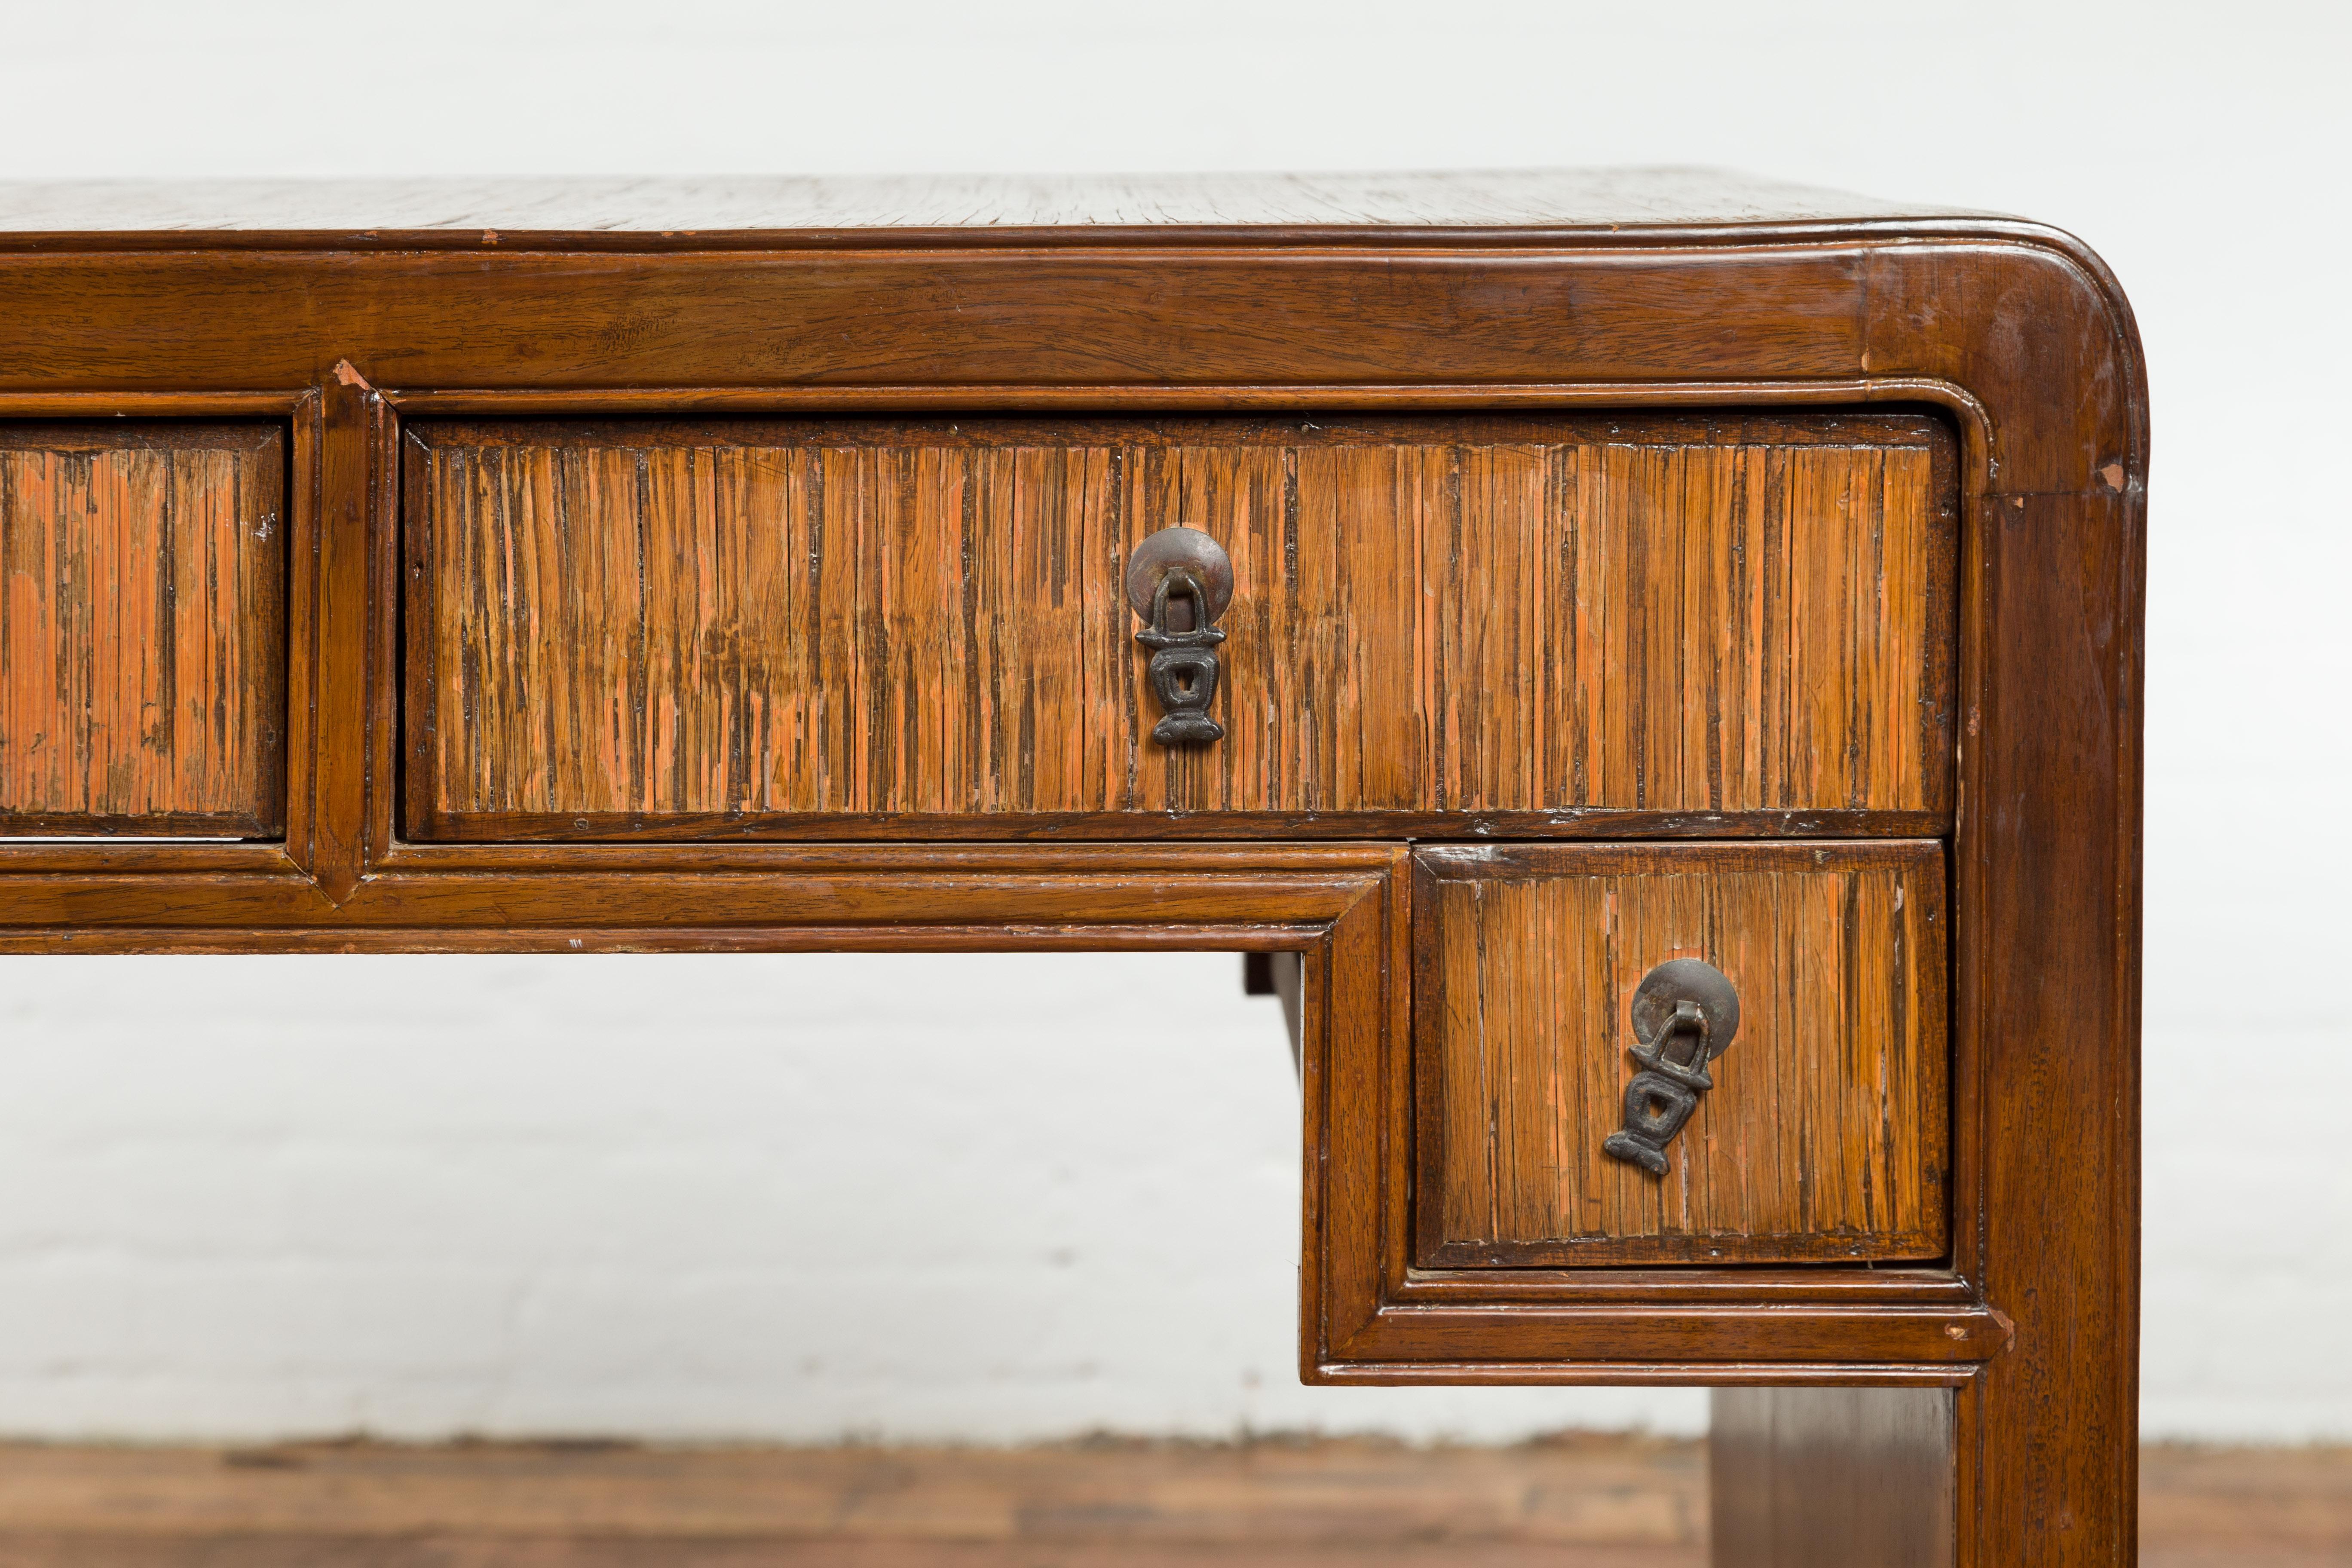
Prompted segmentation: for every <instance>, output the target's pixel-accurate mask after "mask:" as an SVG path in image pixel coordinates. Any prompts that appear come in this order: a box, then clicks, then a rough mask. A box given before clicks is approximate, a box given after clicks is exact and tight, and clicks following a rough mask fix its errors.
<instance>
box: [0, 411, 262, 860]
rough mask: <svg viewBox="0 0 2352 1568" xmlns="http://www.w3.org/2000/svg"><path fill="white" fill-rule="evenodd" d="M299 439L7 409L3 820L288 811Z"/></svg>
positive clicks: (0, 544) (122, 819)
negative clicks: (290, 468)
mask: <svg viewBox="0 0 2352 1568" xmlns="http://www.w3.org/2000/svg"><path fill="white" fill-rule="evenodd" d="M285 489H286V441H285V437H284V434H283V432H282V431H281V430H280V428H279V427H278V426H275V425H270V424H260V423H238V422H227V421H220V422H213V421H194V420H190V421H180V420H132V419H110V420H106V421H103V422H60V423H43V422H34V421H23V422H0V835H5V836H9V837H26V836H35V835H46V834H70V835H86V834H100V835H115V834H132V835H169V836H174V837H188V836H194V837H240V838H256V837H274V836H276V835H277V834H278V833H280V832H281V831H283V828H284V825H285V730H286V677H287V666H286V527H285V520H284V516H283V510H284V497H285Z"/></svg>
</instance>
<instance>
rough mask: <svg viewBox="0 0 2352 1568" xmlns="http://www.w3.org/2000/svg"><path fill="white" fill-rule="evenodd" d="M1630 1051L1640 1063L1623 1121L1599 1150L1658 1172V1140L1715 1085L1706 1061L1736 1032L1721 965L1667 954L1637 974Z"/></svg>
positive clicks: (1735, 1004)
mask: <svg viewBox="0 0 2352 1568" xmlns="http://www.w3.org/2000/svg"><path fill="white" fill-rule="evenodd" d="M1738 1032H1739V994H1738V992H1736V991H1734V990H1732V988H1731V982H1730V981H1729V980H1728V979H1727V978H1726V977H1725V975H1724V973H1723V971H1721V970H1720V969H1717V967H1716V966H1715V965H1713V964H1712V963H1706V962H1705V961H1703V960H1701V959H1696V958H1675V959H1669V960H1668V961H1667V962H1665V963H1661V964H1659V965H1658V966H1657V967H1656V968H1655V969H1653V970H1651V971H1650V973H1647V974H1644V975H1643V976H1642V984H1640V985H1638V986H1636V987H1635V988H1634V991H1633V1047H1631V1048H1632V1050H1633V1059H1634V1060H1635V1061H1637V1062H1640V1063H1641V1064H1642V1070H1641V1071H1640V1072H1637V1073H1635V1074H1634V1075H1633V1080H1632V1081H1631V1082H1629V1083H1627V1084H1626V1086H1625V1128H1624V1131H1621V1132H1612V1133H1611V1134H1610V1135H1609V1141H1608V1142H1606V1143H1603V1144H1602V1145H1601V1152H1603V1153H1605V1154H1607V1155H1609V1156H1610V1157H1612V1159H1618V1160H1622V1161H1624V1162H1625V1163H1628V1164H1632V1165H1639V1166H1641V1167H1642V1169H1643V1170H1645V1171H1647V1172H1649V1173H1650V1174H1652V1175H1654V1176H1663V1175H1664V1174H1665V1173H1666V1145H1667V1144H1668V1143H1670V1142H1673V1141H1674V1136H1675V1133H1677V1132H1680V1131H1682V1130H1683V1124H1684V1123H1685V1122H1686V1121H1689V1120H1690V1119H1691V1112H1692V1111H1694V1110H1697V1109H1698V1097H1699V1096H1700V1095H1702V1094H1705V1093H1706V1091H1707V1090H1708V1089H1713V1088H1714V1087H1715V1080H1714V1079H1711V1078H1709V1077H1707V1076H1706V1064H1707V1063H1709V1062H1711V1061H1713V1060H1714V1059H1715V1058H1717V1057H1719V1056H1721V1055H1722V1054H1723V1053H1724V1052H1725V1051H1727V1050H1729V1049H1730V1048H1731V1037H1732V1036H1733V1035H1735V1034H1737V1033H1738Z"/></svg>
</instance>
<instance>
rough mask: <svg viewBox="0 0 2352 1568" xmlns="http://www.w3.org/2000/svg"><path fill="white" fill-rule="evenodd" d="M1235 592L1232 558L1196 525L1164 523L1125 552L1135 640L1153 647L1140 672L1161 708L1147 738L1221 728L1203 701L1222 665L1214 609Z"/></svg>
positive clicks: (1171, 738)
mask: <svg viewBox="0 0 2352 1568" xmlns="http://www.w3.org/2000/svg"><path fill="white" fill-rule="evenodd" d="M1233 598H1234V563H1233V560H1232V558H1231V557H1230V556H1228V555H1227V554H1226V553H1225V551H1224V547H1223V545H1221V544H1219V543H1218V542H1216V541H1215V540H1213V539H1212V538H1210V537H1209V536H1208V535H1207V534H1205V533H1203V532H1202V531H1200V530H1199V529H1197V528H1163V529H1161V530H1160V531H1159V532H1157V533H1155V534H1153V535H1152V536H1151V537H1150V538H1149V539H1147V540H1145V541H1144V542H1142V543H1140V544H1139V545H1137V546H1136V547H1135V553H1134V554H1133V555H1132V556H1130V557H1129V560H1128V564H1127V603H1128V606H1129V608H1130V609H1132V610H1134V612H1135V613H1136V614H1137V615H1138V616H1141V617H1142V618H1143V621H1144V626H1143V629H1142V630H1141V631H1139V632H1138V633H1136V634H1135V640H1136V641H1138V642H1139V643H1141V644H1142V645H1143V646H1144V647H1148V648H1150V650H1151V662H1150V665H1149V666H1147V667H1146V668H1145V676H1146V679H1149V680H1150V683H1151V693H1152V695H1153V696H1155V697H1157V698H1158V699H1159V700H1160V710H1161V716H1160V722H1159V723H1157V724H1155V725H1153V726H1152V727H1151V738H1152V739H1153V740H1155V741H1157V742H1160V744H1161V745H1163V746H1189V745H1204V744H1206V743H1207V742H1211V741H1216V740H1221V739H1223V736H1224V733H1225V731H1224V726H1223V725H1222V724H1220V723H1218V722H1217V721H1215V720H1214V719H1212V718H1210V717H1209V703H1210V701H1211V700H1213V699H1214V698H1215V696H1216V695H1217V678H1218V676H1219V674H1220V673H1221V668H1220V666H1219V664H1218V662H1217V651H1216V650H1217V645H1218V644H1219V643H1221V642H1223V641H1224V640H1225V634H1224V632H1223V630H1222V629H1221V628H1220V627H1219V626H1217V624H1216V623H1217V617H1218V616H1222V615H1223V614H1224V613H1225V607H1226V606H1227V605H1230V604H1232V603H1233Z"/></svg>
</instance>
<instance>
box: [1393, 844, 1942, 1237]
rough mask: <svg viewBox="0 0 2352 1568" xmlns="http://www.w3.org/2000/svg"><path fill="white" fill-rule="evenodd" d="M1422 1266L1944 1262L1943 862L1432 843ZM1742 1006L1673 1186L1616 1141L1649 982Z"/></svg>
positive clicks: (1672, 1150) (1422, 952) (1772, 849)
mask: <svg viewBox="0 0 2352 1568" xmlns="http://www.w3.org/2000/svg"><path fill="white" fill-rule="evenodd" d="M1418 863H1419V867H1420V877H1421V887H1422V889H1423V891H1419V892H1417V893H1416V896H1415V905H1416V915H1415V919H1416V923H1417V935H1418V943H1419V952H1418V957H1417V967H1418V973H1417V975H1416V980H1415V999H1414V1005H1415V1007H1416V1009H1417V1011H1418V1027H1417V1030H1416V1033H1417V1036H1418V1040H1419V1050H1420V1053H1421V1057H1420V1068H1419V1075H1420V1085H1421V1087H1420V1091H1419V1100H1420V1109H1421V1141H1422V1143H1423V1150H1422V1157H1423V1179H1422V1182H1421V1184H1420V1188H1419V1190H1420V1191H1421V1192H1423V1193H1425V1194H1429V1195H1430V1200H1431V1201H1429V1202H1427V1203H1425V1204H1424V1205H1423V1206H1422V1212H1421V1214H1420V1215H1419V1216H1418V1217H1419V1235H1420V1249H1421V1253H1422V1257H1423V1261H1424V1262H1425V1263H1429V1264H1432V1265H1436V1266H1460V1267H1475V1266H1493V1265H1505V1266H1510V1265H1518V1266H1537V1265H1548V1264H1549V1265H1558V1264H1579V1263H1593V1264H1599V1263H1610V1264H1617V1263H1640V1262H1718V1261H1719V1262H1727V1263H1737V1262H1760V1261H1774V1260H1777V1261H1801V1260H1811V1259H1824V1260H1826V1259H1836V1260H1853V1259H1882V1260H1883V1259H1898V1258H1899V1259H1927V1258H1936V1257H1938V1256H1940V1255H1941V1254H1942V1252H1943V1250H1944V1243H1945V1234H1946V1218H1945V1212H1946V1204H1945V1184H1946V1170H1947V1150H1948V1128H1947V1115H1946V1110H1945V1105H1946V1092H1947V1079H1948V1069H1947V1065H1946V1058H1945V1047H1944V1041H1945V1026H1944V1000H1943V998H1944V983H1943V963H1944V946H1945V935H1944V933H1945V929H1946V921H1945V918H1944V877H1943V851H1942V848H1941V847H1940V846H1939V845H1937V844H1933V843H1922V842H1916V841H1889V842H1883V843H1874V844H1868V845H1861V844H1833V845H1753V846H1712V845H1692V846H1672V845H1661V846H1655V847H1619V846H1519V847H1491V848H1490V847H1436V848H1431V849H1427V850H1424V851H1423V852H1421V854H1420V855H1419V857H1418ZM1670 958H1703V959H1705V960H1706V961H1707V962H1708V963H1713V964H1714V965H1716V966H1717V968H1719V969H1721V970H1722V971H1723V972H1724V973H1725V974H1726V975H1727V976H1728V977H1729V978H1730V980H1731V983H1732V984H1733V986H1734V988H1735V989H1736V990H1737V991H1738V994H1739V1000H1740V1019H1739V1027H1738V1035H1737V1036H1736V1037H1735V1038H1734V1040H1733V1042H1732V1045H1731V1047H1730V1048H1729V1049H1728V1050H1727V1052H1726V1053H1725V1054H1724V1055H1723V1056H1721V1057H1719V1058H1717V1059H1716V1061H1715V1062H1714V1063H1713V1065H1712V1066H1711V1067H1710V1068H1709V1069H1708V1070H1709V1072H1710V1074H1711V1076H1712V1077H1713V1078H1714V1079H1715V1088H1714V1089H1712V1090H1711V1091H1709V1092H1708V1093H1707V1094H1706V1095H1705V1096H1704V1097H1703V1098H1702V1099H1701V1100H1700V1101H1699V1106H1698V1109H1697V1110H1696V1112H1695V1113H1694V1114H1693V1116H1692V1118H1691V1120H1690V1121H1689V1123H1688V1124H1687V1125H1686V1126H1685V1128H1684V1129H1683V1131H1682V1132H1681V1134H1680V1135H1679V1136H1677V1137H1676V1138H1675V1141H1674V1142H1673V1143H1672V1144H1670V1145H1669V1146H1668V1151H1667V1157H1668V1159H1669V1160H1670V1161H1671V1162H1672V1168H1671V1169H1670V1170H1669V1171H1668V1173H1666V1175H1665V1176H1664V1178H1663V1179H1660V1178H1656V1177H1653V1176H1650V1175H1648V1174H1646V1173H1643V1172H1642V1171H1641V1170H1639V1169H1638V1168H1636V1167H1634V1166H1632V1165H1628V1164H1625V1163H1622V1162H1619V1161H1616V1160H1612V1159H1611V1158H1609V1157H1608V1156H1607V1155H1605V1154H1604V1153H1602V1152H1601V1144H1602V1142H1604V1141H1605V1140H1606V1139H1607V1138H1608V1136H1609V1134H1610V1133H1612V1132H1613V1131H1616V1130H1617V1129H1618V1128H1619V1127H1620V1126H1622V1096H1623V1093H1624V1088H1625V1084H1626V1082H1627V1080H1628V1079H1631V1078H1632V1077H1633V1073H1634V1072H1635V1071H1636V1070H1638V1068H1637V1064H1636V1063H1635V1062H1634V1061H1633V1058H1631V1056H1629V1055H1628V1053H1627V1049H1626V1047H1628V1046H1629V1045H1630V1044H1631V1043H1632V1040H1633V1032H1632V1026H1631V1025H1630V1023H1629V1022H1628V1009H1629V1008H1630V1006H1631V1005H1632V1000H1633V990H1634V987H1635V986H1636V985H1638V984H1640V983H1641V980H1642V977H1643V974H1645V973H1648V972H1649V970H1650V969H1651V968H1652V967H1653V966H1654V965H1656V964H1658V963H1664V961H1666V960H1667V959H1670Z"/></svg>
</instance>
